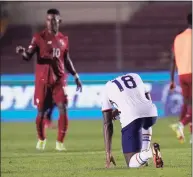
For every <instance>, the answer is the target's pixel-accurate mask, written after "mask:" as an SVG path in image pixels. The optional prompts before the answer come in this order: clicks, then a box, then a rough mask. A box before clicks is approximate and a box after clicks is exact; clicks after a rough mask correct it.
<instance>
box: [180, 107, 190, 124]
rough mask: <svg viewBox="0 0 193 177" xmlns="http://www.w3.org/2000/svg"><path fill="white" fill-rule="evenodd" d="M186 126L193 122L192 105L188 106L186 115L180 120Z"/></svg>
mask: <svg viewBox="0 0 193 177" xmlns="http://www.w3.org/2000/svg"><path fill="white" fill-rule="evenodd" d="M180 122H181V123H182V124H183V125H184V126H186V125H187V124H188V123H190V122H192V107H191V106H188V110H187V113H186V116H185V117H184V118H183V119H182V120H181V121H180Z"/></svg>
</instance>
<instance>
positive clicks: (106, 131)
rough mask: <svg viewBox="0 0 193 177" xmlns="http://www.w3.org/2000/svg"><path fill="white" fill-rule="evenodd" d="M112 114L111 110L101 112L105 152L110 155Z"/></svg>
mask: <svg viewBox="0 0 193 177" xmlns="http://www.w3.org/2000/svg"><path fill="white" fill-rule="evenodd" d="M112 118H113V113H112V109H110V110H106V111H103V136H104V143H105V152H106V153H107V154H111V147H112V136H113V122H112Z"/></svg>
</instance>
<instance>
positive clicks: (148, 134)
mask: <svg viewBox="0 0 193 177" xmlns="http://www.w3.org/2000/svg"><path fill="white" fill-rule="evenodd" d="M156 120H157V117H147V118H144V124H143V128H142V151H144V150H148V149H150V146H151V138H152V126H153V125H154V124H155V123H156ZM152 150H153V160H154V164H155V166H156V168H160V167H163V160H162V157H161V152H160V145H159V144H158V143H153V146H152Z"/></svg>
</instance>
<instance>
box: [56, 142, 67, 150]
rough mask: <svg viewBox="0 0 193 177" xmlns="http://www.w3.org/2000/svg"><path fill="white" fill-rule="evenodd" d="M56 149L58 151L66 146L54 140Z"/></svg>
mask: <svg viewBox="0 0 193 177" xmlns="http://www.w3.org/2000/svg"><path fill="white" fill-rule="evenodd" d="M56 150H58V151H66V148H65V146H64V144H63V143H61V142H58V141H56Z"/></svg>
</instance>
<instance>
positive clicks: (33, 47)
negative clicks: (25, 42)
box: [27, 34, 39, 55]
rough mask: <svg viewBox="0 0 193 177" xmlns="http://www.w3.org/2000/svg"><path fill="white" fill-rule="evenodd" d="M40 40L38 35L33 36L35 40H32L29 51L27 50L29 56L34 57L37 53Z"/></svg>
mask: <svg viewBox="0 0 193 177" xmlns="http://www.w3.org/2000/svg"><path fill="white" fill-rule="evenodd" d="M38 39H39V37H38V35H37V34H35V35H33V38H32V40H31V42H30V45H29V46H28V49H27V52H28V54H30V55H33V54H34V53H35V52H36V50H37V48H38Z"/></svg>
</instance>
